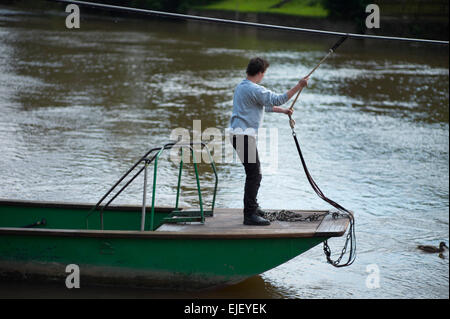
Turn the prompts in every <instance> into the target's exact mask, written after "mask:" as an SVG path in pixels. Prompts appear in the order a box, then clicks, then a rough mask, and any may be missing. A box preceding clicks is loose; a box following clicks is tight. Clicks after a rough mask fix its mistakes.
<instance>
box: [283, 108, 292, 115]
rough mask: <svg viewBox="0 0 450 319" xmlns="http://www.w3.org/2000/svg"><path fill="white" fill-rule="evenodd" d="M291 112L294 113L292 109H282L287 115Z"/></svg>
mask: <svg viewBox="0 0 450 319" xmlns="http://www.w3.org/2000/svg"><path fill="white" fill-rule="evenodd" d="M292 113H294V109H290V108H289V109H284V114H286V115H288V116H292Z"/></svg>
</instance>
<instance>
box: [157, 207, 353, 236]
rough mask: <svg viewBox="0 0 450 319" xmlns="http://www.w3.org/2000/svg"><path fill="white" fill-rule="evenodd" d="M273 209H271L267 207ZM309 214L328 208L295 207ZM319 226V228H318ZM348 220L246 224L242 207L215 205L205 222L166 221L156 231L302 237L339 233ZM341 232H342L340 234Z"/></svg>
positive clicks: (299, 211) (336, 234)
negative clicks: (291, 235) (302, 208)
mask: <svg viewBox="0 0 450 319" xmlns="http://www.w3.org/2000/svg"><path fill="white" fill-rule="evenodd" d="M268 211H270V210H268ZM294 212H298V213H301V214H302V216H304V217H307V216H309V215H311V214H320V213H325V212H326V211H318V210H315V211H314V210H309V211H306V210H294ZM319 226H321V228H320V232H317V230H318V229H319ZM346 227H347V223H345V222H342V221H341V220H340V219H339V220H333V219H332V218H331V216H330V219H328V218H327V219H326V221H325V222H323V221H322V220H321V219H319V220H316V221H305V222H282V221H273V222H272V223H271V224H270V225H268V226H247V225H244V224H243V212H242V209H236V208H216V209H214V216H213V217H206V218H205V224H201V223H180V224H164V225H162V226H161V227H159V228H158V229H157V230H156V231H161V232H177V233H186V234H189V233H204V234H211V235H212V234H217V235H219V234H220V235H239V234H242V235H260V236H263V235H269V234H271V235H275V234H280V235H281V234H283V235H289V234H296V235H297V236H301V237H315V236H340V235H341V233H342V234H343V233H344V232H345V229H346ZM338 234H339V235H338Z"/></svg>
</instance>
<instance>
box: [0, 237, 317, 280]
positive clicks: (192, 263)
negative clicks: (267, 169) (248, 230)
mask: <svg viewBox="0 0 450 319" xmlns="http://www.w3.org/2000/svg"><path fill="white" fill-rule="evenodd" d="M323 240H324V238H319V237H316V238H278V239H273V238H271V239H180V240H177V239H155V238H147V239H142V238H107V237H106V238H95V237H75V236H74V237H67V236H61V237H58V236H45V235H44V236H32V235H31V236H30V235H25V236H24V235H11V236H1V244H0V276H1V277H3V278H5V277H7V278H15V279H24V280H39V279H45V280H52V281H60V282H61V284H64V282H65V278H66V277H67V276H68V275H69V273H66V267H67V265H69V264H76V265H78V266H79V269H80V282H81V284H85V283H86V284H99V285H115V286H117V285H119V286H123V285H126V286H134V287H152V288H157V289H162V288H163V289H206V288H213V287H217V286H222V285H229V284H234V283H237V282H240V281H242V280H244V279H246V278H249V277H251V276H254V275H257V274H260V273H262V272H265V271H267V270H269V269H272V268H274V267H276V266H278V265H280V264H282V263H284V262H286V261H288V260H290V259H292V258H294V257H296V256H298V255H300V254H302V253H303V252H305V251H307V250H308V249H310V248H311V247H314V246H315V245H317V244H319V243H320V242H322V241H323Z"/></svg>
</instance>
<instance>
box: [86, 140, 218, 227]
mask: <svg viewBox="0 0 450 319" xmlns="http://www.w3.org/2000/svg"><path fill="white" fill-rule="evenodd" d="M194 145H200V146H202V147H203V148H204V149H206V150H207V153H208V156H209V160H210V163H211V167H212V170H213V172H214V176H215V184H214V193H213V200H212V204H211V210H204V209H203V200H202V193H201V188H200V178H199V173H198V167H197V158H196V156H195V150H194V148H193V146H194ZM172 148H181V160H180V166H179V170H178V183H177V196H176V203H175V209H174V210H173V211H172V212H171V213H169V214H168V216H167V217H166V218H164V219H163V223H164V222H166V223H174V222H190V221H199V222H201V223H204V222H205V216H213V211H214V206H215V201H216V194H217V185H218V176H217V170H216V166H215V163H214V160H213V157H212V156H211V152H210V151H209V148H208V146H207V145H206V144H205V143H202V142H195V143H194V142H192V143H176V144H175V143H167V144H165V145H164V146H163V147H157V148H153V149H151V150H149V151H148V152H147V153H146V154H145V155H144V156H143V157H142V158H141V159H139V160H138V161H137V162H136V163H135V164H134V165H133V166H132V167H131V168H130V169H129V170H128V171H127V172H126V173H125V174H124V175H122V177H121V178H120V179H119V180H118V181H117V182H116V183H115V184H114V185H113V186H112V187H111V188H110V189H109V190H108V191H107V192H106V194H105V195H103V197H102V198H101V199H100V200H99V201H98V202H97V204H96V205H95V206H94V207H93V208H92V209H91V211H90V212H89V213H88V215H87V216H86V228H87V229H88V228H89V224H88V219H89V217H90V216H91V215H92V214H93V213H94V212H96V211H99V213H100V225H101V229H102V230H103V229H104V223H103V214H104V210H105V209H106V208H107V207H108V206H109V205H110V204H111V203H112V201H114V200H115V199H116V198H117V197H118V196H119V195H120V194H121V193H122V192H123V191H124V190H125V189H126V188H127V187H128V186H129V185H130V184H131V183H132V182H133V181H134V180H135V179H136V177H138V176H139V175H140V174H141V173H142V172H144V190H143V198H142V213H141V227H140V229H141V231H144V230H145V229H146V225H145V220H146V201H147V170H148V166H149V165H150V164H151V163H154V168H153V189H152V206H151V215H150V227H149V229H150V230H154V216H155V201H156V181H157V171H158V161H159V158H160V157H161V155H162V154H163V152H164V151H165V150H167V149H172ZM185 148H188V149H189V150H190V151H191V154H192V159H193V164H194V171H195V178H196V183H197V192H198V198H199V204H200V210H189V211H187V210H184V209H180V208H179V198H180V190H181V175H182V170H183V151H184V149H185ZM152 154H153V155H152ZM151 155H152V156H151ZM142 162H143V163H144V165H143V167H141V168H140V169H139V170H138V171H137V173H136V174H135V175H134V176H133V177H132V178H130V180H129V181H128V182H127V183H126V184H125V185H124V186H123V187H122V188H121V189H120V190H119V191H118V192H117V193H116V194H115V195H114V196H113V197H112V198H111V199H110V200H109V201H108V202H107V203H106V205H104V206H101V204H102V202H103V201H104V200H105V199H106V198H107V197H108V196H109V195H110V194H111V193H112V192H113V190H114V189H116V187H118V185H119V184H120V183H121V182H122V181H123V180H124V179H125V178H126V177H127V176H128V175H129V174H130V173H131V172H133V171H134V170H135V169H136V168H137V167H138V166H139V164H141V163H142Z"/></svg>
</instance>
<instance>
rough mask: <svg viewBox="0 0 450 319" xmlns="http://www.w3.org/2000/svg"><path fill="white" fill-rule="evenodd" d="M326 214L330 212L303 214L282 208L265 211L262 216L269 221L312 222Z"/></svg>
mask: <svg viewBox="0 0 450 319" xmlns="http://www.w3.org/2000/svg"><path fill="white" fill-rule="evenodd" d="M328 214H330V212H326V213H321V214H317V213H313V214H307V215H306V216H304V215H302V214H301V213H296V212H293V211H290V210H285V209H283V210H280V211H273V212H265V213H264V216H263V217H264V218H265V219H267V220H269V221H271V222H273V221H275V220H278V221H283V222H313V221H317V220H319V219H320V218H321V217H325V216H326V215H328Z"/></svg>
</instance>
